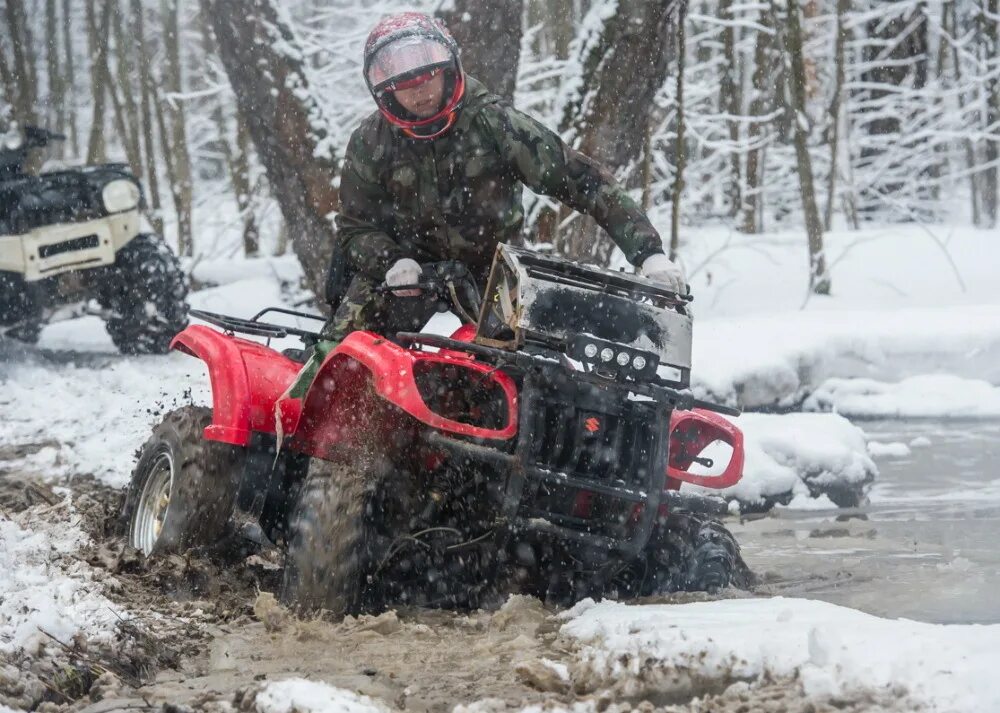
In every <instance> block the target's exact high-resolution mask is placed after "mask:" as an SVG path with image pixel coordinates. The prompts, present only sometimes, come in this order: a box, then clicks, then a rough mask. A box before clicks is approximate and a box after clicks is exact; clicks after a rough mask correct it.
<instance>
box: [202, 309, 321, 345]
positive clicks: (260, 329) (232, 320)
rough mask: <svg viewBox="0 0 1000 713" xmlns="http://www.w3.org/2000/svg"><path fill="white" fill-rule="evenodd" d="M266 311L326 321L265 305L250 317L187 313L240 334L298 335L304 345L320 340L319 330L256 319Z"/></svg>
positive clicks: (271, 336)
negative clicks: (312, 330)
mask: <svg viewBox="0 0 1000 713" xmlns="http://www.w3.org/2000/svg"><path fill="white" fill-rule="evenodd" d="M268 312H277V313H279V314H287V315H291V316H293V317H302V318H304V319H314V320H318V321H320V322H325V321H326V319H325V318H324V317H321V316H319V315H316V314H309V313H308V312H298V311H296V310H293V309H285V308H284V307H267V308H265V309H262V310H261V311H260V312H258V313H257V314H255V315H254V316H253V317H251V318H250V319H242V318H240V317H231V316H229V315H226V314H219V313H218V312H206V311H205V310H200V309H192V310H189V311H188V314H190V315H191V316H192V317H194V318H195V319H200V320H202V321H203V322H208V323H209V324H214V325H215V326H216V327H222V329H224V330H225V331H227V332H229V333H232V334H235V333H237V332H238V333H240V334H249V335H251V336H255V337H266V338H267V339H284V338H285V337H288V336H293V337H299V338H300V339H301V340H302V341H303V342H304V343H305V344H306V345H310V344H315V343H316V342H318V341H319V340H320V335H319V332H311V331H309V330H306V329H299V328H298V327H286V326H284V325H281V324H271V323H270V322H260V321H258V320H260V318H261V317H263V316H264V315H265V314H267V313H268Z"/></svg>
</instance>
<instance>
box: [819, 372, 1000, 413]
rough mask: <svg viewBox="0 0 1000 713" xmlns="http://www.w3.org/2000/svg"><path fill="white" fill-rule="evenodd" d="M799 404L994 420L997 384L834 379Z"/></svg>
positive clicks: (930, 377)
mask: <svg viewBox="0 0 1000 713" xmlns="http://www.w3.org/2000/svg"><path fill="white" fill-rule="evenodd" d="M803 408H806V409H808V410H810V411H836V412H837V413H841V414H844V415H845V416H853V417H861V418H872V417H897V418H981V417H988V418H995V417H998V416H1000V387H997V386H994V385H993V384H990V383H989V382H987V381H982V380H980V379H963V378H960V377H957V376H952V375H950V374H925V375H921V376H912V377H910V378H907V379H903V380H902V381H899V382H896V383H886V382H883V381H876V380H874V379H837V378H834V379H827V380H826V381H824V382H823V383H822V384H821V385H820V386H819V388H817V389H816V391H815V392H813V394H812V395H811V396H810V397H809V398H808V399H806V401H805V402H804V403H803Z"/></svg>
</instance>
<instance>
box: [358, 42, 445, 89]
mask: <svg viewBox="0 0 1000 713" xmlns="http://www.w3.org/2000/svg"><path fill="white" fill-rule="evenodd" d="M452 61H453V58H452V55H451V51H450V50H449V49H448V48H447V47H445V46H444V45H443V44H441V43H440V42H438V41H437V40H433V39H430V38H428V37H421V36H412V37H401V38H399V39H398V40H393V41H391V42H389V43H388V44H387V45H385V47H381V48H379V49H378V50H377V51H376V52H375V54H374V56H373V57H372V59H371V62H370V63H369V65H368V76H367V79H368V83H369V84H370V85H371V87H372V89H375V90H376V91H378V90H382V89H386V88H388V89H394V88H395V87H394V86H391V85H394V84H396V83H397V82H401V81H406V80H408V79H412V78H414V77H416V76H419V75H421V74H423V73H425V72H430V71H431V70H433V69H435V68H436V67H441V66H443V65H448V64H450V63H451V62H452Z"/></svg>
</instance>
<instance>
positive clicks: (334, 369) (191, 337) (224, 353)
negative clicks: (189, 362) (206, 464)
mask: <svg viewBox="0 0 1000 713" xmlns="http://www.w3.org/2000/svg"><path fill="white" fill-rule="evenodd" d="M463 329H464V328H463ZM463 329H459V330H458V331H457V332H456V333H455V338H456V339H462V340H463V341H468V339H470V338H471V336H472V335H471V334H466V333H465V332H463ZM466 331H467V330H466ZM171 348H172V349H178V350H180V351H183V352H185V353H187V354H191V355H193V356H196V357H198V358H200V359H201V360H202V361H204V362H205V363H206V365H207V366H208V371H209V377H210V379H211V382H212V399H213V419H212V425H210V426H209V427H208V428H207V429H206V430H205V437H206V438H208V439H210V440H215V441H222V442H224V443H232V444H234V445H240V446H246V445H248V444H249V442H250V435H251V433H252V432H254V431H260V432H265V433H276V432H277V431H278V429H277V428H276V427H275V412H276V410H277V412H278V413H280V415H281V429H280V431H281V433H282V436H283V438H285V439H289V441H288V443H289V445H290V446H291V447H293V448H297V449H301V450H303V451H305V452H307V453H310V454H312V455H319V456H326V455H327V454H328V453H329V451H330V449H331V448H333V447H334V446H336V445H338V444H341V443H344V444H346V443H351V442H355V441H357V442H359V443H360V442H362V441H363V440H368V441H369V442H370V439H371V438H372V437H376V436H377V435H378V433H379V432H380V431H382V430H384V429H385V427H386V423H387V419H389V417H390V416H392V418H391V420H392V421H394V422H396V423H395V425H396V426H400V425H402V424H400V423H398V421H399V418H398V412H400V411H401V412H403V413H405V414H408V415H409V416H411V417H412V418H414V419H416V420H417V421H420V422H422V423H423V424H425V425H427V426H430V427H432V428H438V429H440V430H443V431H446V432H449V433H455V434H459V435H466V436H474V437H478V438H486V439H499V440H507V439H510V438H513V436H514V434H516V433H517V389H516V387H515V385H514V382H513V380H511V379H510V377H509V376H507V375H506V374H504V373H502V372H498V371H495V370H494V369H493V367H491V366H490V365H488V364H483V363H481V362H477V361H475V360H474V359H473V358H472V356H471V355H469V354H466V353H464V352H456V351H452V350H448V351H442V352H438V353H436V354H434V353H428V352H421V351H414V350H409V349H404V348H402V347H400V346H398V345H396V344H394V343H392V342H390V341H388V340H386V339H383V338H382V337H380V336H379V335H377V334H374V333H372V332H354V333H352V334H349V335H348V336H347V337H346V338H345V339H344V341H343V342H341V343H340V344H339V345H338V346H337V348H336V349H334V351H333V352H331V353H330V354H329V355H328V356H327V358H326V360H325V361H324V362H323V364H322V365H321V366H320V369H319V372H318V373H317V376H316V381H315V382H314V385H313V388H311V389H310V390H309V393H308V394H307V396H306V402H305V403H302V400H301V399H292V398H288V397H284V398H282V397H283V396H284V394H285V392H286V391H287V390H288V387H289V386H290V385H291V384H292V383H293V382H294V380H295V378H296V376H297V375H298V373H299V371H300V370H301V368H302V364H299V363H297V362H295V361H292V360H291V359H288V358H287V357H285V356H284V355H282V354H281V353H279V352H277V351H276V350H274V349H271V348H269V347H266V346H264V345H262V344H259V343H257V342H252V341H249V340H246V339H241V338H239V337H234V336H229V335H226V334H223V333H221V332H218V331H216V330H214V329H211V328H209V327H205V326H201V325H193V326H190V327H187V328H186V329H185V330H183V331H182V332H181V333H180V334H178V335H177V336H176V337H175V338H174V340H173V342H172V343H171ZM418 360H424V361H432V362H444V363H449V364H456V363H457V364H460V365H461V366H462V367H463V368H467V369H473V370H475V371H478V372H480V373H482V374H484V375H486V374H488V376H487V377H486V378H489V379H492V380H494V381H495V382H496V383H497V385H498V386H499V387H500V388H501V389H502V390H503V392H504V394H505V395H506V397H507V402H508V403H507V407H508V413H507V420H506V425H505V426H504V427H503V428H501V429H486V428H479V427H476V426H472V425H470V424H466V423H461V422H459V421H454V420H451V419H447V418H444V417H442V416H440V415H438V414H436V413H434V412H433V411H431V410H430V409H429V408H428V407H427V405H426V404H425V403H424V401H423V399H422V398H421V397H420V393H419V391H418V389H417V385H416V382H415V380H414V377H413V365H414V363H415V362H416V361H418ZM393 414H395V415H393ZM372 429H375V431H374V432H373V431H372Z"/></svg>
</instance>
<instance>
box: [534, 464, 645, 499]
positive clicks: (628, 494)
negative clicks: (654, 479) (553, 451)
mask: <svg viewBox="0 0 1000 713" xmlns="http://www.w3.org/2000/svg"><path fill="white" fill-rule="evenodd" d="M525 475H527V476H528V477H529V478H534V479H536V480H541V481H544V482H546V483H552V484H553V485H562V486H565V487H567V488H579V489H580V490H588V491H590V492H592V493H596V494H597V495H607V496H608V497H612V498H620V499H621V500H627V501H629V502H632V503H644V502H646V499H647V498H646V493H644V492H642V491H641V490H633V489H632V488H626V487H624V486H620V485H608V484H606V483H600V482H597V481H594V480H588V479H585V478H577V477H574V476H572V475H567V474H566V473H554V472H552V471H551V470H542V469H541V468H536V467H534V466H528V467H527V468H526V469H525Z"/></svg>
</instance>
